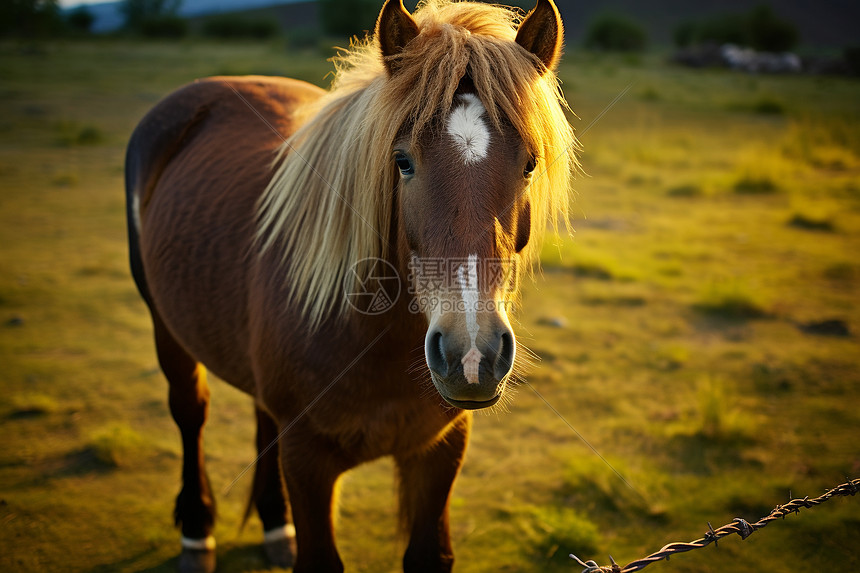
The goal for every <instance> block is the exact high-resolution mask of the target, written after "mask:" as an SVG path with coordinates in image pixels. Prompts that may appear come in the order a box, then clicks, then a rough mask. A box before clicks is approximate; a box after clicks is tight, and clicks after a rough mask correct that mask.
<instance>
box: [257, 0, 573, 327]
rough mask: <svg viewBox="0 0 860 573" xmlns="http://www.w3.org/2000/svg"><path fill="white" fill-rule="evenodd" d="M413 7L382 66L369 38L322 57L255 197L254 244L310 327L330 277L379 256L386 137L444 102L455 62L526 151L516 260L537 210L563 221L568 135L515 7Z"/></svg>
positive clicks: (383, 246) (537, 238) (384, 253)
mask: <svg viewBox="0 0 860 573" xmlns="http://www.w3.org/2000/svg"><path fill="white" fill-rule="evenodd" d="M413 17H414V19H415V21H416V22H417V23H418V26H419V29H420V31H421V33H420V35H419V36H417V37H416V38H415V39H414V40H412V41H411V42H410V43H409V44H408V45H407V46H406V48H405V49H404V50H403V51H402V52H401V53H400V54H399V55H398V56H396V58H395V59H396V62H395V64H396V65H397V73H395V74H394V75H393V76H392V77H389V76H388V74H387V72H386V67H385V64H384V63H383V61H382V56H381V51H380V46H379V43H378V40H377V39H376V38H372V39H366V40H364V41H362V42H358V43H355V44H353V45H352V46H351V47H350V49H349V50H346V51H344V53H342V54H340V55H339V56H337V57H336V58H335V59H334V63H335V68H336V73H335V77H334V81H333V83H332V87H331V90H330V91H329V93H328V94H326V95H325V96H324V97H323V98H321V100H320V101H318V102H316V103H314V104H313V105H311V106H309V107H307V108H305V109H303V110H300V113H301V115H302V117H303V118H305V121H304V124H303V125H302V127H301V128H300V129H299V130H298V131H297V132H296V133H295V134H294V135H293V136H292V137H291V138H290V139H289V141H288V142H287V143H285V144H284V145H283V146H281V148H280V149H279V151H278V156H277V159H276V162H277V165H278V166H277V169H276V171H275V174H274V176H273V177H272V179H271V181H270V182H269V185H268V186H267V187H266V189H265V191H264V192H263V195H262V197H261V199H260V201H259V204H258V215H259V217H258V228H257V240H258V242H259V244H260V246H261V252H265V251H266V250H268V249H271V248H273V247H277V248H278V249H280V250H281V252H282V254H283V256H282V264H283V265H285V267H286V269H285V270H286V272H285V273H284V276H286V277H287V280H288V281H289V283H288V284H287V285H286V288H287V293H288V297H289V303H290V304H297V305H298V307H299V308H301V310H302V312H303V313H304V315H305V316H306V318H307V320H308V322H309V325H310V327H311V328H316V327H317V326H319V324H320V323H321V322H322V321H323V320H324V319H326V318H328V317H331V316H333V315H338V314H343V313H345V312H346V311H347V309H348V303H347V298H346V296H344V294H343V292H342V289H343V288H344V285H345V282H346V281H347V278H346V277H347V273H348V271H349V268H350V266H351V265H352V264H354V263H355V262H357V261H359V260H361V259H365V258H368V257H377V258H387V257H388V255H389V253H388V250H389V244H388V243H389V232H390V231H389V230H390V226H391V214H392V209H393V205H392V203H393V200H394V189H395V186H396V184H397V181H398V179H397V178H398V177H399V175H398V174H397V170H396V167H395V165H394V163H393V160H392V146H393V144H394V141H395V139H396V138H397V137H398V136H402V134H403V131H402V130H403V128H404V126H406V127H407V128H408V130H410V131H407V133H411V137H412V138H413V141H416V140H417V138H418V137H419V135H420V134H421V132H422V130H424V129H426V128H428V126H429V125H430V124H431V121H432V120H433V118H434V117H438V116H440V114H446V113H447V112H448V111H449V110H450V108H451V106H452V102H453V98H454V95H455V91H456V89H457V86H458V83H459V80H460V78H462V77H463V76H464V75H466V74H468V75H469V77H470V78H471V80H472V82H473V83H474V86H475V90H476V91H477V95H478V97H479V98H480V99H481V101H482V102H483V104H484V106H485V107H486V109H487V113H488V116H489V118H490V119H491V121H492V122H493V123H494V124H495V125H496V126H497V127H498V126H499V125H500V122H501V121H503V120H507V121H509V122H510V123H511V124H512V125H513V126H514V128H515V129H516V130H517V132H518V133H519V134H520V136H521V137H522V139H523V142H524V144H525V145H526V147H527V148H528V149H529V151H530V152H531V153H533V154H534V155H535V156H536V157H537V158H538V166H537V169H536V171H535V175H534V179H533V183H532V184H531V185H530V186H529V189H528V193H529V199H530V203H531V217H532V233H533V236H532V240H531V241H529V246H528V247H527V249H526V250H527V252H524V255H525V256H524V258H525V262H526V264H529V263H530V262H531V261H533V260H534V259H535V258H536V256H537V253H538V252H539V250H540V242H541V239H542V235H543V230H544V229H545V227H546V221H547V219H548V218H549V219H550V220H551V222H552V224H553V226H556V225H557V221H558V220H559V219H560V220H562V221H564V222H565V224H566V223H567V212H568V211H567V210H568V193H569V179H570V177H571V174H572V172H573V171H574V170H575V169H576V168H577V166H578V163H577V159H576V156H575V152H576V151H577V149H578V144H577V142H576V138H575V137H574V135H573V130H572V129H571V127H570V125H569V124H568V122H567V119H566V117H565V113H564V111H565V109H567V104H566V103H565V101H564V98H563V96H562V94H561V90H560V89H559V86H558V80H557V78H556V76H555V74H554V73H553V72H551V71H544V72H543V74H540V73H539V72H538V69H537V67H536V66H537V65H538V64H536V62H538V60H537V59H536V58H533V57H531V55H530V54H528V52H526V51H525V50H523V49H522V48H521V47H520V46H519V45H518V44H516V43H515V41H514V39H515V37H516V30H517V25H518V23H519V21H520V19H521V14H519V13H518V12H515V11H514V10H512V9H508V8H504V7H499V6H491V5H487V4H478V3H470V2H449V1H447V0H429V1H428V2H426V3H423V4H422V5H420V6H419V7H418V9H417V10H416V11H415V13H414V14H413ZM347 286H348V285H347ZM355 288H356V290H355V291H353V292H359V290H358V289H360V285H359V284H358V277H355Z"/></svg>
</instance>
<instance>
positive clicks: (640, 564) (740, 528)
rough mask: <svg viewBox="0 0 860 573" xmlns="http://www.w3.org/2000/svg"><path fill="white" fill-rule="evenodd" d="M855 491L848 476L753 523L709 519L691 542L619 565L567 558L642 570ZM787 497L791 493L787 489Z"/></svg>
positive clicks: (613, 570)
mask: <svg viewBox="0 0 860 573" xmlns="http://www.w3.org/2000/svg"><path fill="white" fill-rule="evenodd" d="M857 492H860V479H853V480H848V481H847V482H846V483H843V484H842V485H840V486H837V487H835V488H833V489H831V490H829V491H828V492H826V493H825V494H823V495H821V496H820V497H816V498H815V499H809V496H806V497H804V498H803V499H792V500H791V501H789V502H788V503H786V504H785V505H777V506H776V507H775V508H774V509H773V510H772V511H771V512H770V513H769V514H768V515H767V516H766V517H763V518H762V519H760V520H758V521H756V522H755V523H749V522H747V521H745V520H744V519H741V518H740V517H736V518H735V519H734V520H732V522H731V523H728V524H726V525H724V526H722V527H720V528H717V529H714V528H713V527H711V523H710V522H708V531H707V532H706V533H705V536H704V537H702V538H701V539H697V540H695V541H691V542H690V543H670V544H668V545H666V546H664V547H663V548H662V549H661V550H660V551H657V552H656V553H652V554H651V555H649V556H648V557H645V558H643V559H639V560H637V561H632V562H630V563H628V564H627V565H625V566H624V567H621V566H620V565H618V563H616V562H615V560H614V559H613V558H612V556H611V555H610V556H609V561H610V562H611V565H606V566H603V567H601V566H600V565H598V564H597V563H595V562H594V561H585V562H583V561H582V560H581V559H579V557H577V556H576V555H573V554H571V555H570V558H571V559H573V560H575V561H576V562H577V563H579V564H580V565H581V566H583V567H585V569H583V570H582V573H632V572H633V571H641V570H642V569H644V568H645V567H647V566H648V565H651V564H652V563H656V562H657V561H662V560H663V559H665V560H667V561H668V560H669V557H671V556H672V555H676V554H678V553H685V552H687V551H692V550H693V549H701V548H702V547H705V546H707V545H710V544H711V543H712V542H713V543H714V545H716V544H717V541H719V540H720V539H722V538H723V537H726V536H728V535H731V534H733V533H737V534H738V535H740V536H741V539H746V538H747V537H749V536H750V535H752V534H753V533H755V532H756V531H758V530H759V529H761V528H762V527H764V526H765V525H767V524H768V523H770V522H771V521H774V520H776V519H780V518H782V519H784V518H785V516H786V515H789V514H791V513H799V512H800V510H801V509H802V508H810V507H814V506H816V505H820V504H822V503H824V502H825V501H827V500H828V499H830V498H831V497H835V496H846V495H854V494H856V493H857ZM789 497H791V493H790V492H789Z"/></svg>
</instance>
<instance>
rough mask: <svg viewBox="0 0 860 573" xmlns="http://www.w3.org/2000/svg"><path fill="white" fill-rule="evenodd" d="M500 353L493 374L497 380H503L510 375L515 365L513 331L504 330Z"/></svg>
mask: <svg viewBox="0 0 860 573" xmlns="http://www.w3.org/2000/svg"><path fill="white" fill-rule="evenodd" d="M500 338H501V341H500V342H501V343H500V345H499V346H500V348H499V353H498V355H496V362H495V364H494V365H493V374H494V375H495V377H496V380H501V379H503V378H504V377H505V376H507V375H508V372H510V371H511V368H512V367H513V365H514V335H513V334H512V333H511V332H503V333H502V335H501V337H500Z"/></svg>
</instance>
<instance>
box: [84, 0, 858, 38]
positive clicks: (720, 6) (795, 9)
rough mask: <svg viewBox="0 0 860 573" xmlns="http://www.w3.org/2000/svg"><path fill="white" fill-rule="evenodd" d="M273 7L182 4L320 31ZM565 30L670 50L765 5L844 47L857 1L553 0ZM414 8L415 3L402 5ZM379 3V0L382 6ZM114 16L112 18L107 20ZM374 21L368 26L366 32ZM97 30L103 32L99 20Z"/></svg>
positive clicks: (200, 13) (294, 12)
mask: <svg viewBox="0 0 860 573" xmlns="http://www.w3.org/2000/svg"><path fill="white" fill-rule="evenodd" d="M267 1H268V2H271V3H272V4H276V3H277V1H278V0H251V1H250V2H248V1H246V0H185V2H184V3H183V9H182V12H183V13H184V15H187V16H189V17H191V18H192V19H193V20H197V19H200V18H201V17H205V15H206V14H216V13H237V12H241V13H242V14H243V15H247V16H248V17H271V18H273V19H275V20H277V21H278V22H279V23H280V24H281V26H282V27H283V28H284V29H285V30H301V31H303V33H304V34H311V33H313V32H314V31H315V30H318V29H319V24H318V14H319V6H318V4H317V3H316V2H295V3H289V4H278V5H273V6H269V7H266V8H256V9H251V10H248V9H247V7H248V5H249V4H256V5H257V6H260V5H261V4H265V3H266V2H267ZM556 1H557V3H558V6H559V9H560V10H561V14H562V17H563V18H564V21H565V26H566V29H567V44H568V46H571V47H574V46H581V45H582V42H583V38H584V35H585V30H586V29H587V27H588V25H589V23H590V22H591V21H592V20H593V19H594V18H595V17H596V16H599V15H601V14H605V13H619V14H624V15H626V16H629V17H631V18H633V19H635V20H636V21H637V22H638V23H639V24H641V25H642V26H643V27H644V28H645V29H646V30H647V31H648V36H649V38H650V40H651V44H652V45H657V46H671V45H672V33H673V31H674V29H675V28H676V27H677V26H678V24H680V23H682V22H687V21H690V20H702V19H705V18H708V17H712V16H716V15H720V14H728V13H746V12H749V10H750V9H751V8H753V7H754V6H756V5H757V4H761V3H766V4H769V5H770V6H771V7H772V8H773V9H774V11H775V12H776V13H777V14H778V15H779V16H781V17H783V18H786V19H788V20H790V21H791V22H793V23H794V24H795V25H796V26H797V27H798V29H799V30H800V34H801V45H802V46H803V47H805V48H809V47H834V48H842V47H845V46H847V45H851V44H856V43H857V42H858V37H860V34H858V23H860V2H857V1H856V0H819V1H816V2H813V1H812V0H773V1H771V2H758V1H755V0H753V1H749V0H695V1H690V0H648V1H637V0H556ZM498 2H500V3H505V2H509V3H510V4H513V5H519V6H520V7H523V8H531V6H533V5H534V2H533V1H532V0H498ZM405 3H406V5H407V6H408V7H409V8H410V9H412V8H414V7H415V3H416V0H406V2H405ZM116 4H117V3H105V4H100V5H99V4H97V5H92V6H90V9H91V10H92V11H93V12H94V13H95V14H96V16H97V18H100V19H101V18H108V17H110V18H111V22H112V25H113V26H116V25H119V22H118V21H116V20H117V18H118V12H117V9H116ZM381 5H382V0H380V6H381ZM111 15H112V16H111ZM372 27H373V22H369V23H367V28H368V29H370V28H372ZM94 29H95V30H97V31H99V30H104V29H105V28H103V27H100V26H99V24H98V21H97V25H96V27H95V28H94Z"/></svg>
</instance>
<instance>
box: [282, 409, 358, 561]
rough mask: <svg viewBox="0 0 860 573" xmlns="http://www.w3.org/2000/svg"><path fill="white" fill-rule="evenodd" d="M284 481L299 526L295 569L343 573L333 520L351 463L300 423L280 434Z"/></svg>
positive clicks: (331, 444) (327, 441)
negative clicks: (336, 497)
mask: <svg viewBox="0 0 860 573" xmlns="http://www.w3.org/2000/svg"><path fill="white" fill-rule="evenodd" d="M281 463H282V467H283V472H284V481H286V485H287V493H288V495H289V498H290V505H291V507H292V513H293V524H294V525H295V528H296V559H295V564H294V565H293V573H309V572H314V573H342V572H343V562H342V561H341V560H340V556H339V555H338V553H337V548H336V547H335V542H334V527H333V523H332V498H333V495H334V487H335V484H336V483H337V480H338V478H339V477H340V475H341V474H342V473H343V472H345V471H346V470H348V469H349V468H350V467H352V465H354V464H350V463H348V461H347V457H346V456H345V455H344V454H343V453H342V451H341V450H340V448H339V447H338V446H337V444H334V443H332V442H330V441H329V440H328V439H326V438H324V437H322V436H319V435H316V434H314V433H313V431H312V430H311V429H309V428H307V427H306V426H304V425H303V424H301V423H299V424H297V425H296V426H295V427H293V428H291V429H290V431H289V432H288V433H287V434H286V435H285V436H284V437H282V438H281Z"/></svg>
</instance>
